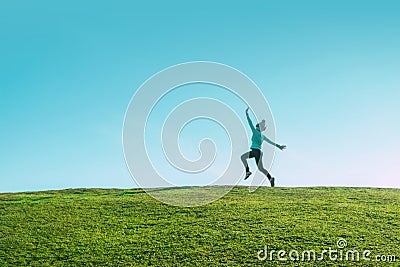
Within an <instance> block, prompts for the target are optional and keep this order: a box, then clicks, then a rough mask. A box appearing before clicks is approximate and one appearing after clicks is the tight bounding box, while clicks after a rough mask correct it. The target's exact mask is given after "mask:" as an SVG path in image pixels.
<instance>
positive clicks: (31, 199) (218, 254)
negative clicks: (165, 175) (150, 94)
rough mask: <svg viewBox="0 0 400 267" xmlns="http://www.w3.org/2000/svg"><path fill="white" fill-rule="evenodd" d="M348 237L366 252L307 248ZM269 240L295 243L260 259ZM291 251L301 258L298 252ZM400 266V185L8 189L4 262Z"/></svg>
mask: <svg viewBox="0 0 400 267" xmlns="http://www.w3.org/2000/svg"><path fill="white" fill-rule="evenodd" d="M179 190H181V189H170V190H169V192H168V193H170V194H178V195H179V192H180V191H179ZM186 190H187V189H186ZM209 190H218V188H217V187H215V188H209ZM340 238H341V239H344V240H346V241H347V246H346V247H345V248H344V249H342V251H344V253H346V251H347V250H357V251H359V252H360V260H359V261H356V260H354V261H350V260H348V261H346V259H345V257H343V260H336V261H334V260H330V259H329V257H328V255H325V256H324V260H321V261H319V260H318V259H317V260H315V261H313V260H311V261H307V258H305V259H304V260H305V261H302V258H301V256H302V255H301V253H302V251H303V250H314V251H315V252H317V257H319V256H320V253H321V252H322V250H324V249H325V250H328V249H329V248H331V249H338V247H337V241H338V240H339V239H340ZM265 246H267V247H268V250H276V251H278V250H285V251H286V252H287V253H286V254H285V255H284V257H283V258H285V257H286V258H287V260H286V261H279V260H278V256H277V252H275V254H274V253H273V254H272V255H273V259H272V260H271V259H270V258H269V256H270V255H268V258H267V259H265V260H264V261H261V260H259V259H258V257H257V254H258V252H259V251H260V250H263V249H264V248H265ZM291 250H296V251H298V252H299V253H300V255H299V260H298V261H292V260H291V259H289V256H288V253H289V252H290V251H291ZM364 250H370V251H371V254H369V255H367V256H368V258H369V259H370V260H369V261H367V260H363V259H362V255H361V253H363V252H364ZM268 253H270V251H269V252H268ZM332 255H334V254H332ZM260 256H261V257H262V256H264V254H263V252H262V253H261V254H260ZM291 256H292V258H293V259H295V258H296V254H295V253H293V252H292V254H291ZM392 256H396V258H395V259H394V258H393V257H392ZM378 257H379V259H380V261H378V259H377V258H378ZM382 259H385V262H383V261H382ZM389 261H391V262H389ZM399 265H400V190H397V189H371V188H259V189H258V190H257V191H255V192H253V193H249V191H248V188H246V187H235V188H234V189H233V190H232V191H231V192H230V193H228V194H227V195H225V196H224V197H223V198H222V199H220V200H218V201H215V202H213V203H211V204H208V205H205V206H201V207H194V208H182V207H175V206H169V205H166V204H163V203H161V202H159V201H157V200H155V199H153V198H152V197H150V196H149V195H147V194H146V193H145V192H144V191H142V190H114V189H109V190H105V189H69V190H62V191H46V192H33V193H12V194H11V193H7V194H0V266H399Z"/></svg>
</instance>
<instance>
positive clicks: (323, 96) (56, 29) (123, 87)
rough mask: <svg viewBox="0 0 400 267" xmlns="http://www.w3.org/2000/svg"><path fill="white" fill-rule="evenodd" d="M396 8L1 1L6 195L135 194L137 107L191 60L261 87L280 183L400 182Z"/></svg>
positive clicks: (0, 158)
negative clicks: (132, 156)
mask: <svg viewBox="0 0 400 267" xmlns="http://www.w3.org/2000/svg"><path fill="white" fill-rule="evenodd" d="M399 13H400V2H399V1H388V0H384V1H350V0H347V1H341V0H336V1H243V2H240V3H234V2H232V1H197V2H194V1H140V2H139V1H109V2H99V1H40V0H39V1H7V2H5V1H3V2H2V3H1V4H0V38H1V39H0V40H1V42H0V121H1V123H0V125H1V129H0V162H1V163H0V166H1V167H0V179H1V180H0V191H1V192H6V191H30V190H44V189H58V188H70V187H122V188H128V187H135V183H134V182H133V180H132V179H131V178H130V175H129V172H128V170H127V168H126V166H125V162H124V158H123V152H122V141H121V134H122V123H123V119H124V113H125V110H126V108H127V105H128V103H129V100H130V98H131V97H132V95H133V93H134V92H135V90H136V89H137V88H138V87H139V86H140V85H141V84H142V83H143V82H144V81H145V80H146V79H148V78H149V77H150V76H151V75H153V74H155V73H156V72H158V71H160V70H162V69H164V68H166V67H169V66H171V65H174V64H178V63H182V62H187V61H194V60H209V61H215V62H220V63H224V64H227V65H230V66H232V67H234V68H237V69H239V70H240V71H242V72H244V73H245V74H246V75H248V76H249V77H250V78H251V79H252V80H253V81H254V82H255V83H256V84H257V85H258V86H259V87H260V88H261V89H262V90H263V92H264V94H265V96H266V98H267V100H268V101H269V104H270V107H271V109H272V112H273V114H274V117H275V122H276V128H277V142H279V143H284V144H286V145H287V146H288V149H287V151H284V152H277V155H276V160H275V162H274V165H273V167H272V170H271V172H272V174H273V175H275V176H276V177H277V184H278V185H283V186H313V185H326V186H330V185H338V186H374V187H375V186H376V187H400V171H399V157H398V154H399V151H400V145H399V141H398V137H399V132H400V124H399V121H400V120H399V114H400V107H399V99H400V49H399V48H400V16H399ZM217 97H218V93H217ZM233 106H234V108H236V109H237V110H238V112H243V108H244V106H241V105H240V103H237V104H233ZM162 115H163V114H160V117H162ZM216 131H217V132H218V130H216ZM223 136H224V134H223V133H220V134H218V133H217V134H216V138H217V141H218V138H219V137H221V138H222V137H223ZM222 144H223V143H222ZM268 148H269V147H268V146H266V145H265V146H264V151H266V152H267V151H268ZM187 153H189V154H190V151H189V152H187ZM237 156H238V157H239V156H240V155H237ZM221 162H223V161H221ZM243 184H246V183H243Z"/></svg>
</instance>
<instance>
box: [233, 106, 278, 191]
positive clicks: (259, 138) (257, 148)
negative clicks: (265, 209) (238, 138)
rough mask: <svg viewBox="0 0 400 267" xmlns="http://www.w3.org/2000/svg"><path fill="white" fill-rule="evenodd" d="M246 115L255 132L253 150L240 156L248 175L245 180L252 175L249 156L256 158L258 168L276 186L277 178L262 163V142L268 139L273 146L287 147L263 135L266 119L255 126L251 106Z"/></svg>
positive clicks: (252, 141) (252, 139) (252, 138)
mask: <svg viewBox="0 0 400 267" xmlns="http://www.w3.org/2000/svg"><path fill="white" fill-rule="evenodd" d="M246 117H247V121H248V122H249V125H250V128H251V131H252V133H253V136H252V137H251V147H250V149H251V151H249V152H246V153H244V154H243V155H242V156H241V157H240V158H241V160H242V162H243V165H244V167H245V168H246V177H245V178H244V179H245V180H246V179H247V178H249V177H250V175H251V171H250V169H249V165H248V164H247V159H249V158H254V159H255V160H256V163H257V166H258V169H259V170H260V171H261V172H262V173H263V174H264V175H265V176H267V178H268V180H269V182H270V183H271V187H274V186H275V178H274V177H272V176H271V174H269V172H268V171H267V170H266V169H264V166H263V164H262V155H263V153H262V151H261V144H262V142H263V141H266V142H267V143H268V144H271V145H273V146H276V147H277V148H279V149H280V150H284V149H285V148H286V146H285V145H278V144H275V143H274V142H272V141H271V140H269V139H268V138H267V137H266V136H265V135H263V134H262V133H261V132H263V131H265V129H266V126H265V120H262V121H261V122H259V123H257V124H256V127H254V125H253V122H252V121H251V119H250V117H249V108H247V109H246Z"/></svg>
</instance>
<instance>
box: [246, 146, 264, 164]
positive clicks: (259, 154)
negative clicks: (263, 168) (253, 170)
mask: <svg viewBox="0 0 400 267" xmlns="http://www.w3.org/2000/svg"><path fill="white" fill-rule="evenodd" d="M261 157H262V152H261V150H260V149H257V148H251V151H250V154H249V158H254V159H255V160H256V163H257V165H258V162H260V159H261Z"/></svg>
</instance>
